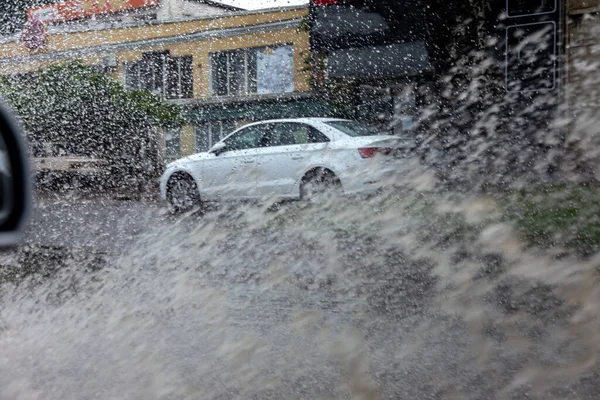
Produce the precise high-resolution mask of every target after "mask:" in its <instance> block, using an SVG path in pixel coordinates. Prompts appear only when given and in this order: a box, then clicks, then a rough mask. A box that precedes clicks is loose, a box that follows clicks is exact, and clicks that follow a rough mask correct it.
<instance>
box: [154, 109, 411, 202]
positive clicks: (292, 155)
mask: <svg viewBox="0 0 600 400" xmlns="http://www.w3.org/2000/svg"><path fill="white" fill-rule="evenodd" d="M412 147H414V141H413V140H407V139H406V138H405V139H402V138H400V137H398V136H391V135H386V134H381V133H380V132H378V131H377V130H375V129H373V128H370V127H368V126H366V125H362V124H360V123H359V122H356V121H351V120H344V119H334V118H297V119H279V120H271V121H262V122H258V123H253V124H249V125H246V126H244V127H242V128H239V129H237V130H236V131H234V132H233V133H231V134H230V135H229V136H227V137H226V138H224V139H223V140H221V141H220V142H218V143H216V144H215V145H214V146H213V148H212V149H210V151H208V152H207V153H198V154H193V155H191V156H188V157H185V158H182V159H180V160H177V161H175V162H172V163H170V164H169V165H167V167H166V170H165V172H164V174H163V175H162V177H161V180H160V191H161V197H162V198H163V200H168V201H169V202H170V203H171V205H172V207H173V208H174V209H176V210H185V209H189V208H192V207H193V206H194V205H196V204H199V203H200V202H211V201H224V200H247V199H265V198H275V199H300V198H305V197H310V196H312V195H313V194H314V193H315V192H323V191H333V190H338V191H339V192H342V193H344V194H354V193H371V192H374V191H376V190H377V189H378V188H380V187H381V186H382V185H384V184H385V182H386V180H387V178H391V177H393V176H394V175H395V174H397V173H401V171H402V168H403V165H406V163H403V156H402V154H404V153H405V150H404V151H403V150H401V149H407V148H412Z"/></svg>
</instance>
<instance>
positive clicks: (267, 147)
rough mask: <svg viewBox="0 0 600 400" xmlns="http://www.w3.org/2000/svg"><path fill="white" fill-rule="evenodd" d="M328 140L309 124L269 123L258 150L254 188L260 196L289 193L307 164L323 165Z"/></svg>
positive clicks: (286, 194)
mask: <svg viewBox="0 0 600 400" xmlns="http://www.w3.org/2000/svg"><path fill="white" fill-rule="evenodd" d="M328 142H329V139H328V138H327V137H326V136H325V135H324V134H322V133H320V132H318V131H317V130H316V129H315V128H313V127H312V126H310V125H307V124H304V123H299V122H276V123H271V124H270V126H269V131H268V133H267V134H266V135H265V136H264V137H263V144H262V145H261V147H260V148H259V149H258V150H257V163H258V164H257V168H256V169H257V172H258V179H257V191H258V192H259V193H260V194H261V195H262V196H275V197H277V196H284V197H285V196H289V195H290V194H292V192H293V189H294V188H295V187H297V186H298V181H299V179H300V178H301V174H302V172H303V171H305V170H306V168H307V166H309V165H322V163H323V156H324V150H325V148H326V146H327V143H328Z"/></svg>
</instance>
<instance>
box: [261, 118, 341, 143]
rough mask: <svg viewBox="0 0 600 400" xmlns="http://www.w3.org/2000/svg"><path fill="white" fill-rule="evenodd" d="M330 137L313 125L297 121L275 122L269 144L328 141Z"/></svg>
mask: <svg viewBox="0 0 600 400" xmlns="http://www.w3.org/2000/svg"><path fill="white" fill-rule="evenodd" d="M328 141H329V139H327V137H326V136H325V135H323V134H322V133H320V132H319V131H317V130H316V129H315V128H313V127H312V126H309V125H306V124H301V123H297V122H281V123H276V124H273V129H272V133H271V136H270V141H269V144H268V145H269V146H292V145H298V144H308V143H322V142H328Z"/></svg>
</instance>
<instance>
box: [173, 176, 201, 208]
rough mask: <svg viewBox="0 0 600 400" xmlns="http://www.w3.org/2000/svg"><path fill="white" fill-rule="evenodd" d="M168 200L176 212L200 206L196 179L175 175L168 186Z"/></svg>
mask: <svg viewBox="0 0 600 400" xmlns="http://www.w3.org/2000/svg"><path fill="white" fill-rule="evenodd" d="M167 200H168V201H169V204H170V205H171V208H172V210H173V211H174V212H185V211H190V210H191V209H193V208H194V207H198V206H200V193H199V192H198V187H197V185H196V182H194V179H193V178H192V177H191V176H190V175H188V174H176V175H173V176H172V177H171V179H169V183H168V184H167Z"/></svg>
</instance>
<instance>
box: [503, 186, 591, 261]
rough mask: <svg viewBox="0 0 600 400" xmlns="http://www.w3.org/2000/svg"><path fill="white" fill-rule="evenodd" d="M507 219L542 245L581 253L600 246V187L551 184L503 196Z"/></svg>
mask: <svg viewBox="0 0 600 400" xmlns="http://www.w3.org/2000/svg"><path fill="white" fill-rule="evenodd" d="M503 208H504V210H505V219H508V220H511V221H514V223H515V225H516V227H517V228H518V230H519V232H520V234H521V235H522V237H523V238H524V239H525V240H526V241H527V242H529V243H531V244H533V245H537V246H542V247H550V246H555V245H558V246H561V247H564V248H566V249H572V250H575V251H576V252H577V253H579V254H580V255H589V254H593V253H595V252H597V251H598V249H600V189H598V188H593V187H583V186H577V187H567V186H564V185H549V186H539V187H534V188H531V189H530V190H527V191H525V190H522V191H520V192H519V193H517V194H514V195H511V196H508V197H507V198H505V199H503Z"/></svg>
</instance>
